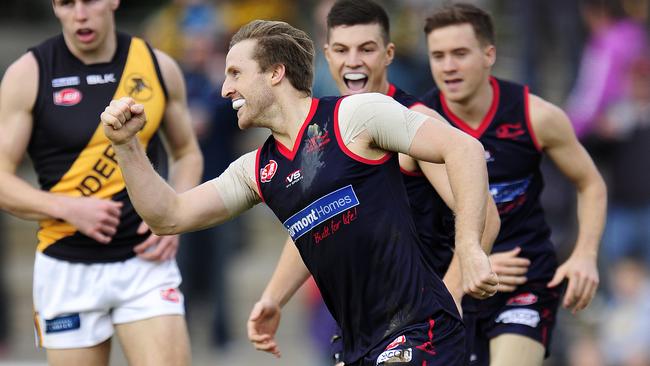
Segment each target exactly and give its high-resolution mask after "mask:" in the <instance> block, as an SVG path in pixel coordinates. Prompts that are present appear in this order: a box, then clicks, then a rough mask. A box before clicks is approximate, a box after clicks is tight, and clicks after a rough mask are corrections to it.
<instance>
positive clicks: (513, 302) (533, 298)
mask: <svg viewBox="0 0 650 366" xmlns="http://www.w3.org/2000/svg"><path fill="white" fill-rule="evenodd" d="M536 302H537V295H535V294H534V293H532V292H525V293H523V294H519V295H517V296H514V297H511V298H510V299H508V302H507V303H506V305H510V306H526V305H532V304H534V303H536Z"/></svg>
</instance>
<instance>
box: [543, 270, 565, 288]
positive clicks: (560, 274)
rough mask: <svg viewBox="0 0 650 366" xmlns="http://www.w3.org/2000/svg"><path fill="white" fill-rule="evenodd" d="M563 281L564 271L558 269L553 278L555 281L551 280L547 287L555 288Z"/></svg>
mask: <svg viewBox="0 0 650 366" xmlns="http://www.w3.org/2000/svg"><path fill="white" fill-rule="evenodd" d="M563 279H564V269H563V268H558V269H557V271H555V275H554V276H553V279H552V280H551V282H549V283H548V284H547V285H546V287H555V286H557V285H559V284H560V283H561V282H562V280H563Z"/></svg>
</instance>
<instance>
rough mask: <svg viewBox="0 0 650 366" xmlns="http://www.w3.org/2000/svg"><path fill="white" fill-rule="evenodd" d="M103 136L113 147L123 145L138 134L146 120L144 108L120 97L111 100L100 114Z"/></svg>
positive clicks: (130, 99) (131, 100)
mask: <svg viewBox="0 0 650 366" xmlns="http://www.w3.org/2000/svg"><path fill="white" fill-rule="evenodd" d="M101 120H102V123H103V124H104V134H105V135H106V137H107V138H108V139H109V140H110V141H111V142H112V143H113V144H115V145H122V144H125V143H127V142H129V141H131V139H133V137H134V136H135V134H136V133H138V132H139V131H140V130H141V129H142V127H144V124H145V122H146V120H147V117H146V116H145V113H144V106H143V105H142V104H136V103H135V101H134V100H133V98H129V97H122V98H120V99H116V100H112V101H111V104H109V105H108V107H106V109H104V112H102V114H101Z"/></svg>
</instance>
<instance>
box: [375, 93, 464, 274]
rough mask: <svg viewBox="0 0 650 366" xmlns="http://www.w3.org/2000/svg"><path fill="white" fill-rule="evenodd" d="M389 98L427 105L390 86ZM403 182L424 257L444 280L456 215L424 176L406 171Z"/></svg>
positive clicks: (406, 105)
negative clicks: (454, 215)
mask: <svg viewBox="0 0 650 366" xmlns="http://www.w3.org/2000/svg"><path fill="white" fill-rule="evenodd" d="M388 96H389V97H392V98H393V99H395V100H396V101H397V102H399V103H400V104H401V105H403V106H405V107H406V108H412V107H413V106H415V105H417V104H423V103H422V102H421V101H420V100H419V99H418V98H416V97H414V96H412V95H410V94H408V93H407V92H405V91H403V90H402V89H400V88H397V87H396V86H395V85H393V84H390V86H389V89H388ZM402 178H403V179H404V185H405V186H406V192H407V194H408V198H409V203H410V205H411V213H412V215H413V221H414V222H415V228H416V230H417V232H418V236H419V238H420V244H421V245H422V254H423V255H424V257H425V260H426V262H427V263H428V264H429V265H430V266H431V267H432V268H433V270H434V271H435V272H436V274H437V275H438V276H440V277H443V276H444V274H445V273H446V272H447V268H448V267H449V263H450V262H451V257H452V256H453V254H454V253H453V249H452V248H453V243H454V217H453V213H452V211H451V210H450V209H449V207H447V204H445V202H444V201H443V200H442V198H441V197H440V195H439V194H438V192H436V190H435V189H434V188H433V186H431V183H430V182H429V180H428V179H427V178H426V177H425V176H424V174H423V173H422V172H420V171H415V172H410V171H406V170H404V169H402ZM441 248H442V249H441Z"/></svg>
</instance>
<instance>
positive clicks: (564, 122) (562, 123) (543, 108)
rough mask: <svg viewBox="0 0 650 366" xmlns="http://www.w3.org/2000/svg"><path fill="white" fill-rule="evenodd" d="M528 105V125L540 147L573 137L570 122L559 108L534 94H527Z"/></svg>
mask: <svg viewBox="0 0 650 366" xmlns="http://www.w3.org/2000/svg"><path fill="white" fill-rule="evenodd" d="M528 104H529V107H528V114H529V118H530V123H531V126H532V128H533V132H534V133H535V135H536V136H537V139H538V141H539V143H540V145H542V147H546V146H548V145H554V144H555V143H557V142H558V141H562V140H564V139H566V138H567V137H569V136H573V135H574V133H573V127H572V125H571V121H570V120H569V117H568V116H567V115H566V113H565V112H564V111H563V110H562V109H561V108H560V107H558V106H557V105H555V104H553V103H551V102H549V101H547V100H545V99H544V98H542V97H540V96H537V95H535V94H529V96H528Z"/></svg>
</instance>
